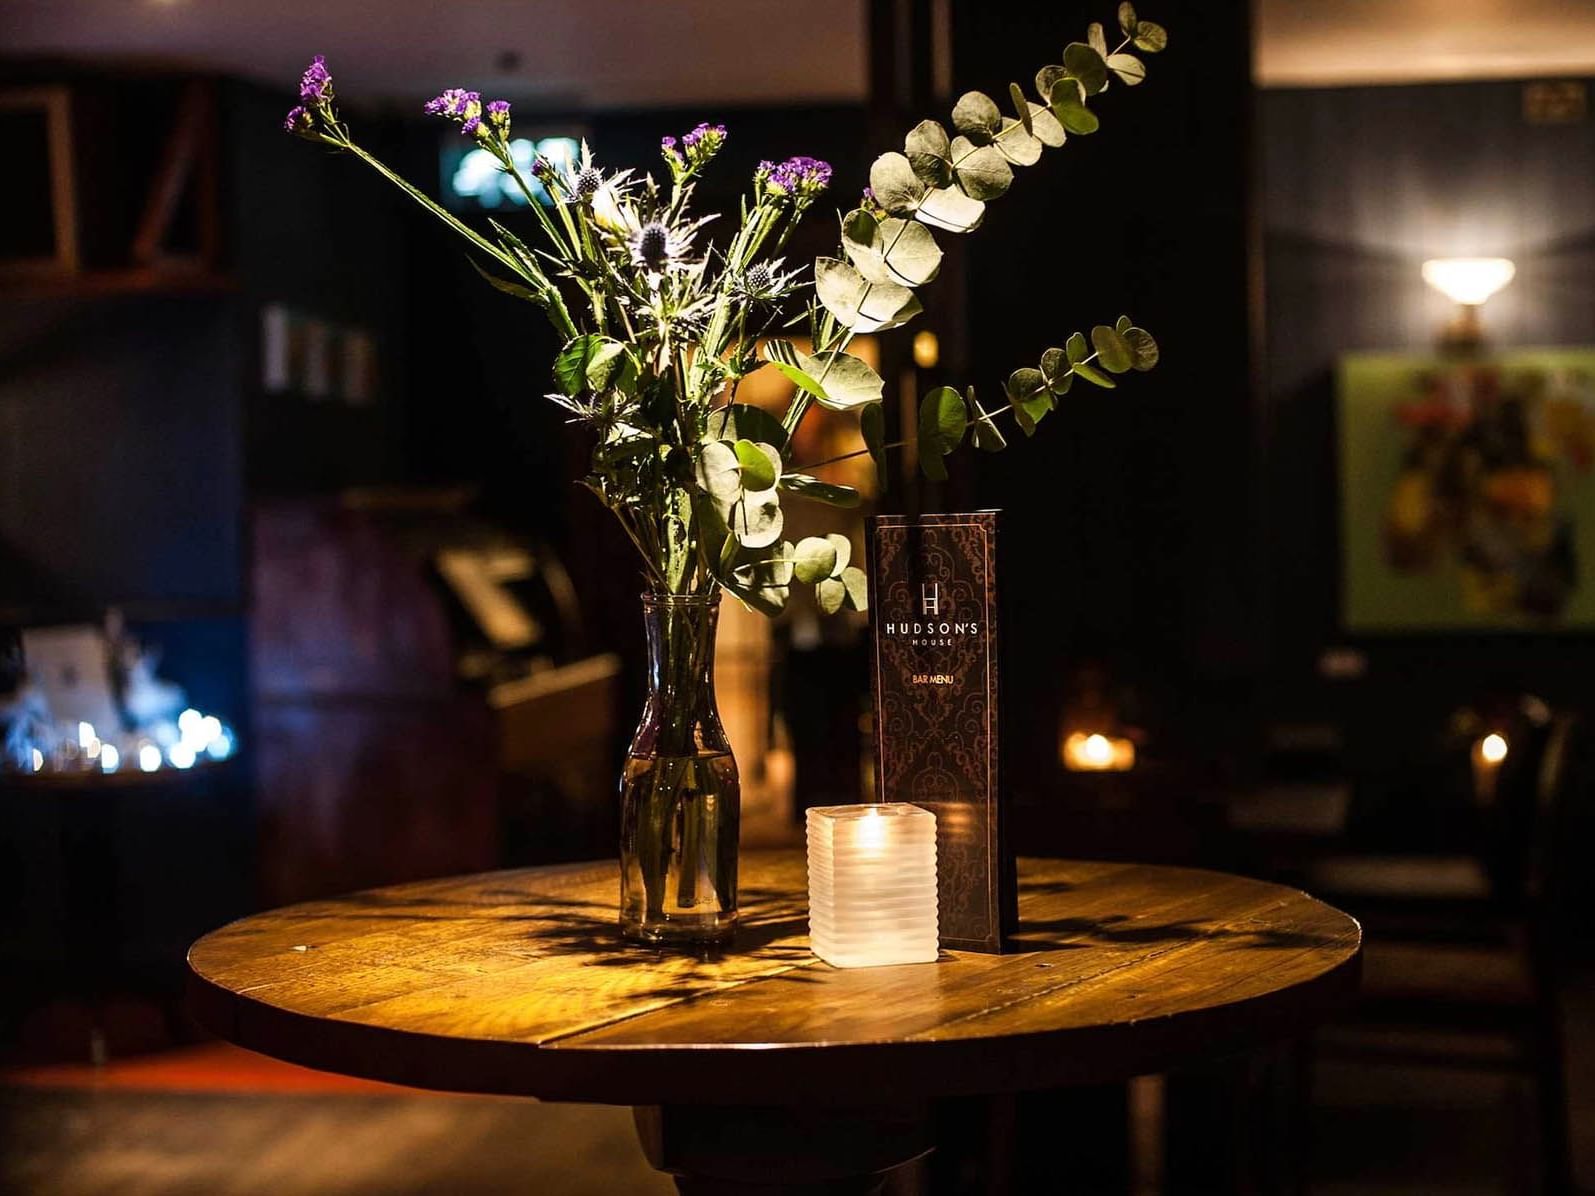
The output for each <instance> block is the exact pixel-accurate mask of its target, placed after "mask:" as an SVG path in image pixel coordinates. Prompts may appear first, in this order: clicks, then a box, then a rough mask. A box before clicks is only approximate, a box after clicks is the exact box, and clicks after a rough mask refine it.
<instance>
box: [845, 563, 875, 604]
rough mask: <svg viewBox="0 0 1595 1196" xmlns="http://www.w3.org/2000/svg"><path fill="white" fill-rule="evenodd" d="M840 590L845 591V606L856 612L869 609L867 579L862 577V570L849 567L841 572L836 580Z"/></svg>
mask: <svg viewBox="0 0 1595 1196" xmlns="http://www.w3.org/2000/svg"><path fill="white" fill-rule="evenodd" d="M838 580H840V581H841V583H842V588H843V589H844V590H846V591H847V605H848V606H849V607H850V608H852V609H853V610H856V611H867V610H868V609H869V578H867V577H866V576H864V570H862V569H860V568H858V566H856V565H849V566H848V567H847V568H846V569H843V570H842V573H841V577H840V578H839V579H838Z"/></svg>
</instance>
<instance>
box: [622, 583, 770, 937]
mask: <svg viewBox="0 0 1595 1196" xmlns="http://www.w3.org/2000/svg"><path fill="white" fill-rule="evenodd" d="M642 606H643V621H644V623H645V624H646V627H647V632H648V700H647V703H646V705H645V706H644V707H643V712H642V721H641V722H640V723H638V724H637V732H636V734H635V735H633V736H632V740H631V747H630V749H629V750H628V752H627V754H626V767H625V772H624V773H623V774H622V776H621V780H620V928H621V932H622V933H623V934H624V935H625V937H626V938H628V939H631V940H633V941H635V942H640V943H648V944H652V945H655V946H682V947H692V948H700V947H714V946H720V945H723V944H725V943H727V942H729V941H730V939H731V936H732V934H733V932H734V931H735V930H736V925H737V833H738V827H739V821H740V813H741V809H740V803H741V785H740V782H739V781H738V778H737V762H736V760H735V758H734V757H733V756H732V754H731V744H730V742H729V741H728V740H727V739H726V733H725V728H724V727H722V726H721V725H720V714H719V711H718V710H716V708H715V701H714V646H715V626H716V623H717V621H718V618H719V613H720V595H719V593H718V592H716V593H714V594H711V595H688V596H683V595H674V594H645V595H643V600H642Z"/></svg>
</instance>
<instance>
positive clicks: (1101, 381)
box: [1074, 361, 1118, 390]
mask: <svg viewBox="0 0 1595 1196" xmlns="http://www.w3.org/2000/svg"><path fill="white" fill-rule="evenodd" d="M1074 372H1075V375H1076V376H1077V377H1080V378H1084V379H1085V380H1086V381H1087V382H1090V383H1091V384H1092V385H1094V386H1100V387H1102V388H1103V389H1104V390H1112V389H1113V388H1114V387H1115V386H1117V385H1118V383H1117V382H1115V381H1114V380H1113V379H1112V378H1110V377H1108V376H1107V375H1106V374H1104V373H1103V372H1102V371H1101V370H1099V369H1097V368H1096V366H1093V365H1087V364H1086V363H1085V362H1083V361H1077V362H1075V365H1074Z"/></svg>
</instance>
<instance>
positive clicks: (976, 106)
mask: <svg viewBox="0 0 1595 1196" xmlns="http://www.w3.org/2000/svg"><path fill="white" fill-rule="evenodd" d="M953 128H955V129H957V130H958V131H959V132H960V133H962V134H963V135H964V136H965V137H967V138H969V140H971V141H973V142H974V143H975V144H977V145H984V144H986V143H987V142H989V141H990V140H991V139H992V138H993V137H995V136H996V135H997V130H999V129H1000V128H1002V112H1001V111H1000V110H999V109H998V107H997V105H996V104H995V103H994V102H993V101H992V98H991V97H990V96H988V95H987V94H986V93H985V92H982V91H966V92H964V94H963V95H961V96H959V97H958V103H956V104H954V105H953ZM953 156H954V157H955V158H956V157H957V154H956V153H955V154H954V155H953Z"/></svg>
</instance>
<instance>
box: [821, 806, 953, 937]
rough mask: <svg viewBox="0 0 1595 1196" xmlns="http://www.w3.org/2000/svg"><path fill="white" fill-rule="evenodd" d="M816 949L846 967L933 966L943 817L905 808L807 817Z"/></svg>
mask: <svg viewBox="0 0 1595 1196" xmlns="http://www.w3.org/2000/svg"><path fill="white" fill-rule="evenodd" d="M808 845H809V945H810V947H811V948H812V949H813V951H814V954H816V955H818V956H819V957H820V958H821V959H823V960H824V961H825V962H826V963H828V964H832V965H834V966H836V967H839V968H868V967H879V966H882V965H885V964H895V963H932V962H934V961H935V959H936V952H937V923H936V816H935V815H934V814H932V813H931V812H930V811H929V810H922V809H920V808H919V807H918V806H912V805H908V804H906V803H904V802H884V803H878V804H873V805H863V806H817V807H815V808H813V809H811V810H810V811H809V812H808Z"/></svg>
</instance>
